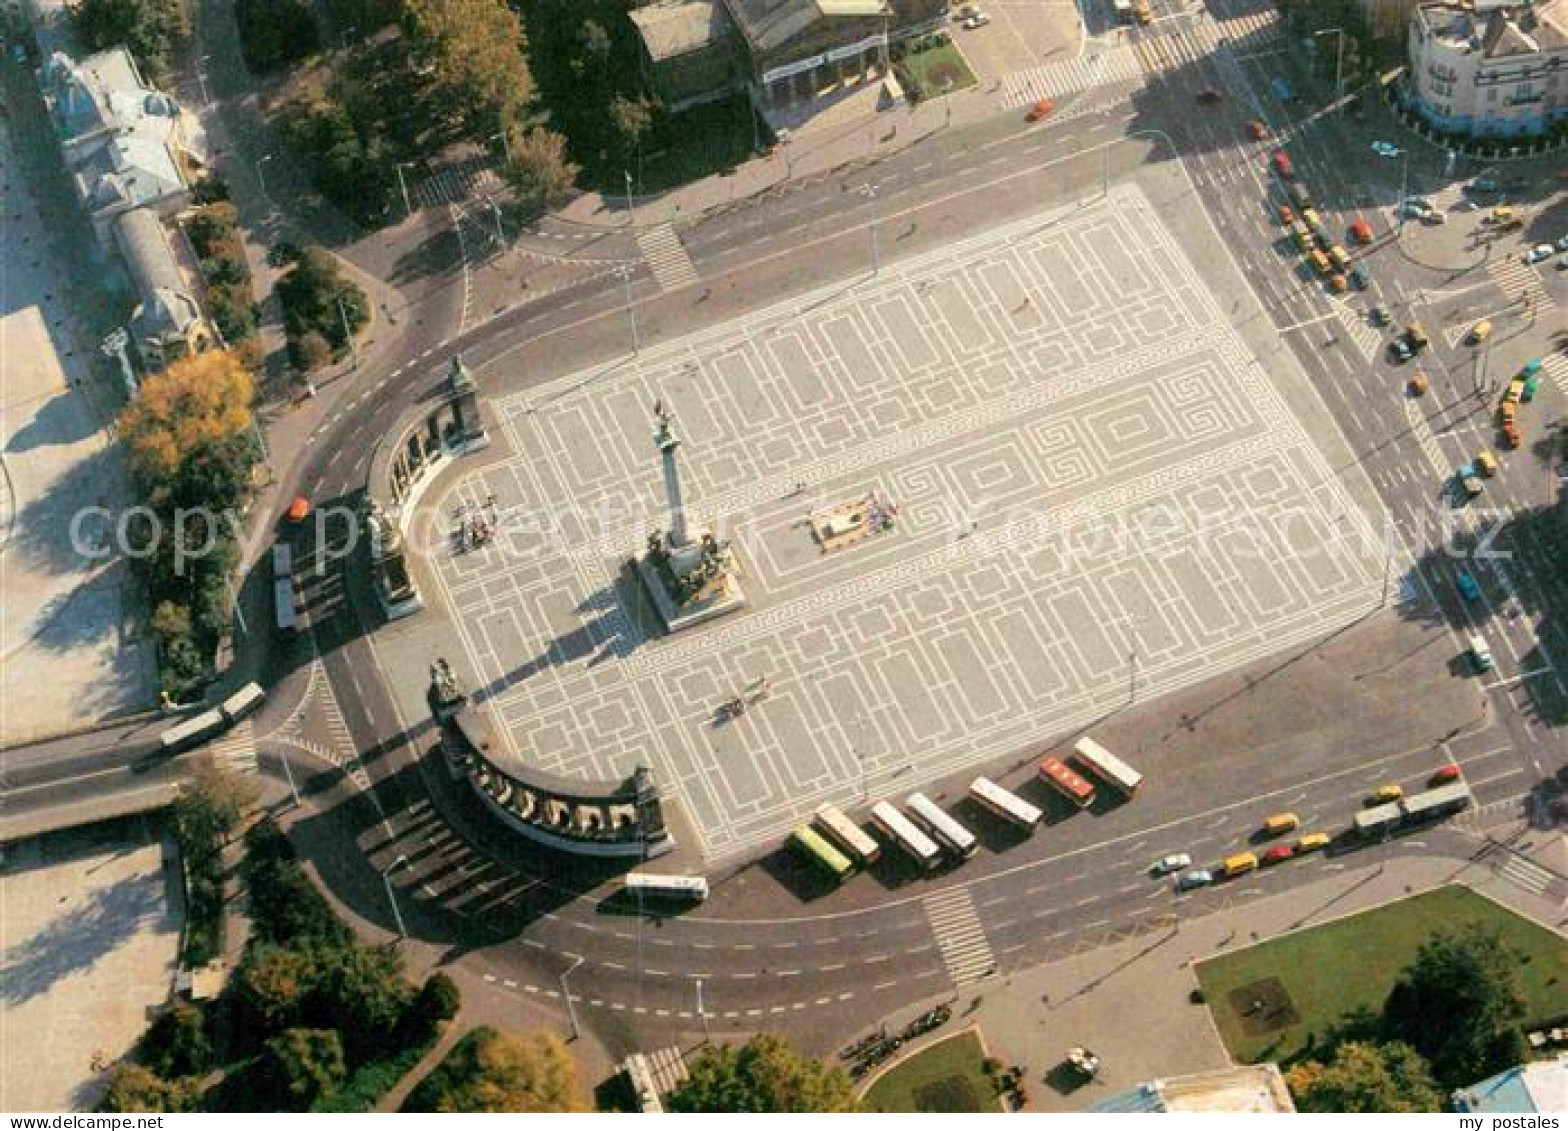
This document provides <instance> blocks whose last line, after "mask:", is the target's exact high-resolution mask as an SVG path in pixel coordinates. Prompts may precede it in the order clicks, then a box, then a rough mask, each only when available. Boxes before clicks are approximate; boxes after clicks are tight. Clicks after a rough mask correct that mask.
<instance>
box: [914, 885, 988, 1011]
mask: <svg viewBox="0 0 1568 1131" xmlns="http://www.w3.org/2000/svg"><path fill="white" fill-rule="evenodd" d="M924 902H925V909H926V918H927V919H929V920H930V921H931V931H932V933H933V934H935V935H936V945H937V948H938V949H939V950H941V952H942V961H943V963H944V964H946V966H947V973H948V976H949V977H951V978H952V979H953V982H954V984H955V985H959V986H962V985H966V984H968V983H970V982H978V981H980V980H981V979H982V978H985V977H987V976H988V975H990V974H993V973H995V972H996V955H995V954H993V953H992V952H991V944H990V942H989V941H988V940H987V939H986V937H985V928H984V927H982V926H981V925H980V916H979V915H978V914H976V913H975V904H974V900H973V899H971V898H970V897H969V889H967V888H961V887H959V888H950V889H948V890H947V891H942V892H937V893H936V894H935V895H928V896H926V898H925V901H924Z"/></svg>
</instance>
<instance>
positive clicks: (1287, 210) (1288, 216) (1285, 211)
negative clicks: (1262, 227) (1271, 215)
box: [1279, 204, 1296, 226]
mask: <svg viewBox="0 0 1568 1131" xmlns="http://www.w3.org/2000/svg"><path fill="white" fill-rule="evenodd" d="M1279 222H1280V223H1281V224H1285V225H1287V226H1288V225H1291V224H1294V223H1295V222H1296V211H1295V209H1293V208H1292V207H1291V206H1290V205H1288V204H1281V205H1280V206H1279Z"/></svg>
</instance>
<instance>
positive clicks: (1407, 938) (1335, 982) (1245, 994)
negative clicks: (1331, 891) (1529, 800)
mask: <svg viewBox="0 0 1568 1131" xmlns="http://www.w3.org/2000/svg"><path fill="white" fill-rule="evenodd" d="M1469 923H1482V924H1485V925H1486V926H1487V927H1490V928H1492V929H1495V930H1496V931H1497V932H1498V933H1499V934H1500V935H1501V936H1502V938H1503V940H1504V942H1505V943H1507V944H1509V945H1511V946H1512V947H1514V948H1515V949H1517V950H1519V951H1521V952H1523V953H1524V954H1525V955H1527V956H1528V958H1527V961H1525V962H1524V963H1523V965H1521V966H1520V968H1519V980H1520V985H1521V988H1522V990H1523V993H1524V997H1525V1001H1526V1003H1527V1008H1526V1013H1525V1016H1526V1019H1527V1020H1546V1019H1549V1018H1552V1017H1556V1016H1559V1015H1561V1014H1563V1013H1565V1012H1568V947H1564V946H1563V941H1562V939H1561V938H1560V937H1559V936H1557V935H1555V934H1554V933H1552V932H1551V931H1549V930H1547V929H1546V928H1545V927H1541V926H1538V925H1536V924H1535V923H1532V922H1531V921H1530V920H1528V919H1524V918H1521V917H1520V916H1518V915H1515V914H1514V913H1513V912H1511V911H1509V910H1507V909H1505V908H1503V907H1501V906H1499V905H1498V904H1496V903H1493V902H1492V901H1491V900H1489V899H1486V898H1484V897H1482V896H1479V895H1476V894H1475V893H1474V892H1472V891H1470V890H1469V889H1468V888H1464V887H1457V886H1456V887H1445V888H1439V889H1438V890H1436V891H1432V892H1427V893H1425V894H1423V895H1417V896H1413V897H1411V898H1410V899H1404V900H1400V901H1399V902H1398V903H1392V904H1389V905H1387V906H1385V907H1378V908H1374V909H1373V910H1371V911H1366V912H1363V913H1361V914H1360V915H1355V916H1352V917H1350V918H1348V919H1341V920H1339V921H1338V922H1334V923H1328V924H1325V925H1324V926H1321V927H1315V928H1313V929H1311V930H1305V931H1298V932H1296V933H1295V934H1292V935H1288V936H1286V937H1284V938H1279V939H1274V940H1272V941H1270V942H1266V943H1260V944H1259V945H1257V946H1253V947H1248V948H1247V949H1246V950H1240V951H1237V952H1235V953H1234V954H1227V955H1223V956H1221V957H1219V958H1212V959H1210V960H1209V961H1207V962H1204V963H1203V964H1201V965H1200V966H1199V967H1198V971H1197V972H1198V984H1199V985H1200V986H1202V987H1203V992H1204V994H1205V995H1206V996H1207V998H1208V1005H1209V1011H1210V1013H1212V1015H1213V1017H1214V1022H1215V1024H1216V1025H1217V1026H1218V1028H1219V1031H1220V1036H1221V1038H1223V1039H1224V1041H1225V1047H1226V1048H1227V1049H1228V1050H1229V1051H1230V1054H1231V1056H1232V1057H1234V1058H1235V1059H1236V1060H1238V1061H1243V1062H1247V1063H1252V1062H1256V1061H1259V1060H1264V1059H1268V1060H1288V1059H1289V1058H1290V1057H1291V1056H1292V1055H1293V1054H1295V1053H1297V1052H1299V1051H1300V1050H1301V1049H1303V1048H1304V1047H1306V1046H1307V1045H1308V1044H1309V1043H1310V1042H1311V1040H1312V1039H1313V1038H1314V1037H1316V1036H1321V1035H1322V1033H1323V1032H1324V1030H1325V1029H1326V1028H1327V1027H1328V1026H1329V1025H1330V1024H1331V1023H1333V1022H1334V1021H1336V1020H1338V1019H1339V1018H1340V1017H1342V1016H1344V1015H1345V1014H1346V1013H1347V1012H1349V1011H1350V1010H1351V1009H1352V1008H1354V1007H1356V1006H1366V1007H1368V1008H1370V1009H1373V1010H1378V1009H1381V1008H1382V1005H1383V1002H1384V1000H1385V999H1386V998H1387V997H1388V992H1389V990H1391V989H1392V988H1393V985H1394V980H1395V979H1396V978H1397V977H1398V975H1399V973H1400V971H1401V970H1403V969H1404V967H1405V966H1407V965H1408V964H1409V962H1410V960H1411V959H1413V958H1414V957H1415V953H1416V950H1417V949H1418V948H1419V947H1420V945H1421V943H1422V942H1424V941H1425V940H1426V939H1427V938H1428V937H1429V936H1431V935H1432V934H1433V933H1434V932H1435V931H1436V930H1438V929H1439V928H1441V927H1457V926H1460V925H1462V924H1469ZM1233 995H1235V996H1234V997H1233ZM1259 1002H1261V1003H1262V1009H1261V1010H1255V1009H1254V1008H1253V1005H1254V1003H1259Z"/></svg>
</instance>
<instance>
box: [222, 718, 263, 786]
mask: <svg viewBox="0 0 1568 1131" xmlns="http://www.w3.org/2000/svg"><path fill="white" fill-rule="evenodd" d="M210 749H211V751H212V760H213V761H214V762H215V763H217V764H218V765H219V766H220V767H222V768H223V769H226V770H233V771H234V772H235V773H238V774H255V773H259V772H260V766H259V764H258V763H257V761H256V728H255V726H254V724H253V723H252V721H251V720H250V719H241V720H240V721H239V722H237V723H235V724H234V727H233V728H232V729H231V730H229V731H228V732H227V733H226V734H224V735H223V736H222V737H221V738H217V739H214V740H213V742H212V744H211V747H210Z"/></svg>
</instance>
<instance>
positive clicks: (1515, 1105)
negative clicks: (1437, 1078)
mask: <svg viewBox="0 0 1568 1131" xmlns="http://www.w3.org/2000/svg"><path fill="white" fill-rule="evenodd" d="M1454 1110H1455V1111H1463V1112H1475V1113H1477V1114H1483V1115H1533V1114H1535V1113H1536V1112H1564V1111H1568V1056H1560V1057H1558V1058H1557V1059H1556V1060H1540V1061H1536V1062H1534V1063H1532V1064H1521V1065H1519V1066H1518V1067H1517V1068H1510V1069H1509V1070H1508V1071H1507V1072H1499V1073H1498V1074H1497V1075H1496V1076H1492V1077H1489V1078H1488V1079H1485V1080H1482V1081H1481V1082H1480V1083H1479V1084H1474V1085H1472V1086H1471V1087H1468V1088H1463V1089H1461V1090H1460V1091H1457V1092H1455V1093H1454Z"/></svg>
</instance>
